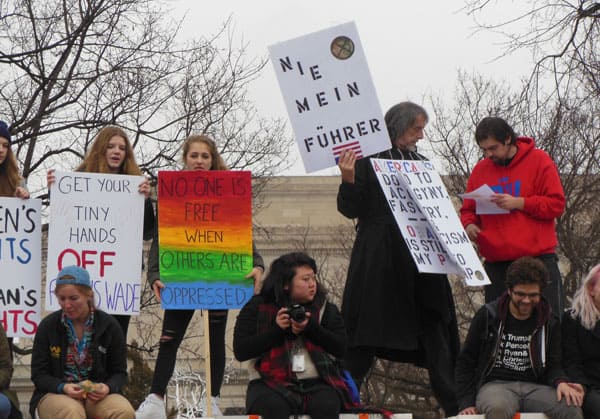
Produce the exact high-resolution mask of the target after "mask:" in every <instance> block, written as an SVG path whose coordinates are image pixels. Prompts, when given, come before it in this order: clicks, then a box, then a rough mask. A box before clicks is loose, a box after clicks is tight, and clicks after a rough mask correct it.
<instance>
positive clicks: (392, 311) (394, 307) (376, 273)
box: [337, 149, 459, 364]
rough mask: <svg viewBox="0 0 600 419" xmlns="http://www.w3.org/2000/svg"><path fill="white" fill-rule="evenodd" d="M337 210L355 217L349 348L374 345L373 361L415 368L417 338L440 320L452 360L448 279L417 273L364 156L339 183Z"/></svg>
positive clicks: (454, 340)
mask: <svg viewBox="0 0 600 419" xmlns="http://www.w3.org/2000/svg"><path fill="white" fill-rule="evenodd" d="M374 157H376V158H382V159H394V160H426V158H425V157H424V156H422V155H421V154H418V153H415V152H402V151H400V150H398V149H392V150H389V151H387V152H383V153H380V154H378V155H376V156H374ZM337 206H338V210H339V212H340V213H342V214H343V215H344V216H346V217H348V218H358V224H357V232H356V240H355V242H354V247H353V249H352V256H351V259H350V265H349V267H348V277H347V280H346V286H345V288H344V295H343V300H342V315H343V318H344V324H345V325H346V328H347V332H348V344H349V346H350V347H354V346H369V347H375V348H377V355H378V356H379V357H382V358H385V359H390V360H394V361H410V362H415V363H417V364H418V363H420V361H422V357H423V351H419V344H418V337H419V334H420V333H421V332H422V331H423V330H424V328H426V327H428V325H429V324H431V323H435V322H440V321H441V322H443V324H444V325H446V327H447V329H448V335H449V336H450V340H451V342H449V347H451V348H453V351H454V352H455V353H454V356H456V354H457V353H458V349H459V339H458V328H457V324H456V313H455V309H454V300H453V297H452V290H451V288H450V284H449V282H448V279H447V277H446V275H439V274H422V273H419V272H418V270H417V267H416V265H415V263H414V261H413V259H412V257H411V254H410V252H409V250H408V248H407V246H406V244H405V242H404V239H403V238H402V235H401V234H400V231H399V229H398V225H397V223H396V220H395V219H394V216H393V214H392V212H391V210H390V208H389V205H388V203H387V200H386V198H385V195H384V193H383V191H382V190H381V187H380V186H379V182H378V180H377V177H376V175H375V173H374V171H373V168H372V166H371V162H370V158H363V159H361V160H358V161H357V162H356V169H355V183H354V184H349V183H342V184H341V185H340V187H339V191H338V196H337ZM415 357H416V358H415Z"/></svg>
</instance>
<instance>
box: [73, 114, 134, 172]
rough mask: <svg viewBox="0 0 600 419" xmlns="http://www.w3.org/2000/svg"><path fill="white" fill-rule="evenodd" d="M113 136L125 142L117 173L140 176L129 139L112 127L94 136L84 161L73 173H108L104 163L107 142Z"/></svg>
mask: <svg viewBox="0 0 600 419" xmlns="http://www.w3.org/2000/svg"><path fill="white" fill-rule="evenodd" d="M115 136H117V137H121V138H123V139H124V140H125V160H123V164H122V165H121V168H120V170H119V173H120V174H122V175H141V174H142V171H141V170H140V168H139V166H138V165H137V163H136V162H135V157H134V156H133V148H132V147H131V143H130V142H129V137H127V134H126V133H125V131H123V130H122V129H121V128H119V127H115V126H113V125H109V126H106V127H104V128H102V129H101V130H100V132H98V135H96V138H95V139H94V142H93V143H92V148H90V150H89V151H88V153H87V155H86V156H85V159H83V162H82V163H81V164H80V165H79V167H78V168H77V169H75V171H76V172H89V173H109V172H110V169H109V167H108V163H107V161H106V150H107V149H108V142H109V141H110V139H111V138H112V137H115Z"/></svg>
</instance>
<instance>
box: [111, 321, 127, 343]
mask: <svg viewBox="0 0 600 419" xmlns="http://www.w3.org/2000/svg"><path fill="white" fill-rule="evenodd" d="M112 316H113V317H114V318H115V320H116V321H117V323H119V326H121V330H122V331H123V336H125V343H127V329H129V320H131V316H130V315H128V314H113V315H112Z"/></svg>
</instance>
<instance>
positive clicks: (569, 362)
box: [562, 312, 600, 390]
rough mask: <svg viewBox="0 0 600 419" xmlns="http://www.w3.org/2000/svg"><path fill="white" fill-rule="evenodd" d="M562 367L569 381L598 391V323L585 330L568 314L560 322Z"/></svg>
mask: <svg viewBox="0 0 600 419" xmlns="http://www.w3.org/2000/svg"><path fill="white" fill-rule="evenodd" d="M562 338H563V339H562V343H563V345H562V346H563V366H564V368H565V372H566V373H567V375H568V376H569V380H570V381H573V382H576V383H580V384H584V385H585V386H588V387H593V388H595V389H597V390H600V321H599V322H597V323H596V325H595V326H594V328H593V329H592V330H587V329H586V328H584V327H583V326H582V324H581V321H580V319H579V318H577V319H574V318H573V317H572V316H571V314H570V313H569V312H566V313H565V314H564V315H563V320H562Z"/></svg>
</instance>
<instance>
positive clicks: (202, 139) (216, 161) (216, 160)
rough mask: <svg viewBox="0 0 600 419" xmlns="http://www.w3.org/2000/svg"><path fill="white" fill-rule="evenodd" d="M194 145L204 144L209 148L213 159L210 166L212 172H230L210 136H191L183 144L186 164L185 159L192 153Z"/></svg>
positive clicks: (183, 155) (183, 157)
mask: <svg viewBox="0 0 600 419" xmlns="http://www.w3.org/2000/svg"><path fill="white" fill-rule="evenodd" d="M194 143H204V144H206V146H207V147H208V150H209V152H210V155H211V157H212V163H211V165H210V170H228V169H229V168H228V167H227V164H225V160H223V157H221V155H220V154H219V150H217V144H216V143H215V142H214V140H213V139H212V138H210V137H209V136H208V135H190V136H189V137H187V138H186V139H185V141H184V142H183V148H182V150H183V154H182V159H183V163H184V164H185V159H186V157H187V155H188V153H189V152H190V146H191V145H192V144H194Z"/></svg>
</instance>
